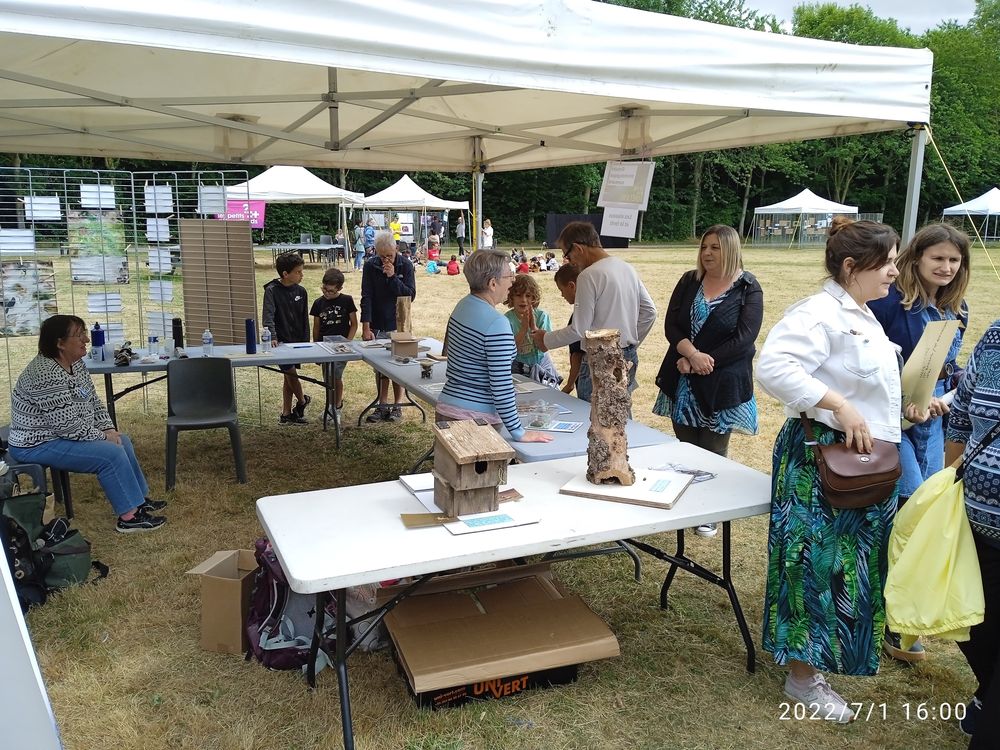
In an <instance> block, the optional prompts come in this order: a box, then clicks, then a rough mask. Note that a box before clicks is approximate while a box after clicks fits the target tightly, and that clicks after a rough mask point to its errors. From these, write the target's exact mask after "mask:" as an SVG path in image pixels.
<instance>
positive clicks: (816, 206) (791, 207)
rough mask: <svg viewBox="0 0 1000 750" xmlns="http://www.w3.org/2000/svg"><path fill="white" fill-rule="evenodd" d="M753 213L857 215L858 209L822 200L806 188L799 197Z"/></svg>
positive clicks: (763, 207)
mask: <svg viewBox="0 0 1000 750" xmlns="http://www.w3.org/2000/svg"><path fill="white" fill-rule="evenodd" d="M753 212H754V213H755V214H856V213H857V212H858V207H857V206H848V205H845V204H843V203H836V202H834V201H831V200H828V199H826V198H821V197H819V196H818V195H816V193H814V192H813V191H812V190H810V189H809V188H806V189H805V190H803V191H802V192H801V193H799V194H798V195H793V196H792V197H791V198H786V199H785V200H783V201H779V202H778V203H772V204H771V205H769V206H760V207H758V208H755V209H754V210H753Z"/></svg>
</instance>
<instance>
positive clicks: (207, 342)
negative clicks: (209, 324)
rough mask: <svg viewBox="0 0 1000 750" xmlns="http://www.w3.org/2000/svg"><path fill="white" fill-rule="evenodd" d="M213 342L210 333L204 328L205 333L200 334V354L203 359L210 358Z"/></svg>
mask: <svg viewBox="0 0 1000 750" xmlns="http://www.w3.org/2000/svg"><path fill="white" fill-rule="evenodd" d="M214 342H215V339H214V338H213V337H212V332H211V331H210V330H208V329H207V328H206V329H205V332H204V333H203V334H201V354H202V356H203V357H211V356H212V344H213V343H214Z"/></svg>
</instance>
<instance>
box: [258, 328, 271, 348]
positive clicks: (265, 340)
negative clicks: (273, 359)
mask: <svg viewBox="0 0 1000 750" xmlns="http://www.w3.org/2000/svg"><path fill="white" fill-rule="evenodd" d="M260 348H261V354H267V353H268V352H269V351H271V329H270V328H268V327H267V326H261V332H260Z"/></svg>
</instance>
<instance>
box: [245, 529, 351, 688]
mask: <svg viewBox="0 0 1000 750" xmlns="http://www.w3.org/2000/svg"><path fill="white" fill-rule="evenodd" d="M254 554H255V556H256V558H257V563H258V564H259V565H260V568H259V569H258V571H257V575H256V578H255V579H254V585H253V594H252V596H251V597H250V611H249V612H248V614H247V626H246V627H247V641H248V642H249V644H250V648H249V650H248V651H247V659H250V657H251V656H253V657H256V659H257V661H259V662H260V663H261V664H263V665H264V666H265V667H267V668H268V669H304V668H305V666H306V664H308V662H309V646H310V644H311V643H312V636H313V629H314V627H315V619H316V597H315V596H314V595H313V594H297V593H296V592H294V591H292V589H291V587H290V586H289V585H288V581H287V580H286V578H285V572H284V571H283V570H282V569H281V563H279V562H278V558H277V556H276V555H275V554H274V550H273V549H272V548H271V543H270V542H269V541H268V540H267V539H258V540H257V541H256V542H255V543H254ZM335 607H336V605H335V603H334V602H333V600H332V599H331V600H330V602H329V603H328V604H327V606H326V610H325V612H323V613H321V614H323V615H326V617H325V619H324V621H323V625H322V627H323V640H322V641H321V642H320V650H319V653H318V654H317V655H316V662H317V663H316V671H317V672H319V671H320V670H321V669H322V668H323V667H324V666H326V665H327V664H330V660H329V658H328V656H327V654H328V653H331V652H332V651H331V650H332V649H333V648H334V647H335V644H336V640H335V634H334V628H335V622H336V609H335Z"/></svg>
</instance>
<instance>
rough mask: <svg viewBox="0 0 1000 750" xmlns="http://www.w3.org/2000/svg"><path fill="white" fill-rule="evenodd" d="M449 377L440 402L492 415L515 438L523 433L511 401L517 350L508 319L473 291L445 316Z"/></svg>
mask: <svg viewBox="0 0 1000 750" xmlns="http://www.w3.org/2000/svg"><path fill="white" fill-rule="evenodd" d="M446 338H447V341H448V352H447V354H448V379H447V381H446V382H445V386H444V389H443V390H442V391H441V398H440V402H441V403H443V404H449V405H451V406H456V407H459V408H461V409H468V410H470V411H480V412H484V413H486V414H496V415H498V416H499V417H500V420H501V421H502V422H503V424H504V427H506V428H507V431H508V432H509V433H510V436H511V437H512V438H513V439H514V440H520V439H521V437H522V436H523V435H524V427H522V426H521V418H520V417H519V416H518V414H517V404H516V403H515V402H514V380H513V378H512V377H511V374H510V365H511V362H513V361H514V357H515V355H516V354H517V347H516V346H515V345H514V334H513V333H512V332H511V330H510V323H509V322H508V320H507V318H506V317H504V316H503V315H502V314H501V313H500V312H498V311H497V310H496V308H494V307H493V306H492V305H491V304H489V303H488V302H486V301H485V300H483V299H480V298H479V297H476V296H475V295H473V294H470V295H468V296H467V297H463V298H462V299H461V300H459V302H458V304H457V305H455V310H454V311H453V312H452V314H451V318H450V319H449V320H448V333H447V336H446Z"/></svg>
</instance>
